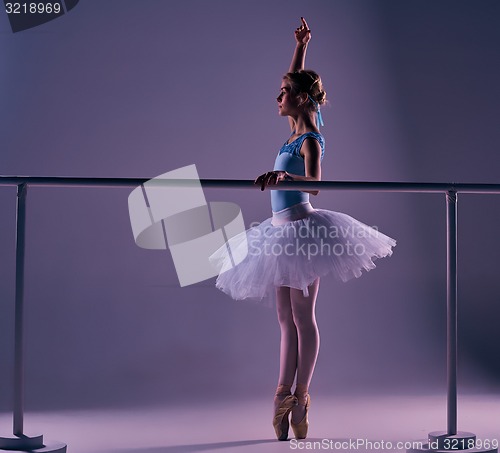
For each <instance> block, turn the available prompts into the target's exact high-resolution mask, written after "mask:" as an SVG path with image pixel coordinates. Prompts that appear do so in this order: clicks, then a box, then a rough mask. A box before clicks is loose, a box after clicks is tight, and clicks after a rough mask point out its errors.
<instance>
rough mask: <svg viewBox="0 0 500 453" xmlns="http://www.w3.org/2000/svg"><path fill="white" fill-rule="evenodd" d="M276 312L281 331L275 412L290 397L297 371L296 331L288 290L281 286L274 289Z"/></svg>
mask: <svg viewBox="0 0 500 453" xmlns="http://www.w3.org/2000/svg"><path fill="white" fill-rule="evenodd" d="M276 311H277V314H278V322H279V325H280V331H281V343H280V373H279V379H278V389H277V391H276V398H275V400H274V403H275V404H274V406H275V410H276V407H277V406H278V405H279V403H280V402H281V401H283V399H284V398H285V397H286V396H287V395H290V393H291V392H290V389H291V387H292V384H293V381H294V378H295V371H296V369H297V347H298V340H297V329H296V327H295V324H294V320H293V313H292V305H291V300H290V288H288V287H286V286H281V287H278V288H276Z"/></svg>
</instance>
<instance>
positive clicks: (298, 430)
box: [291, 394, 311, 439]
mask: <svg viewBox="0 0 500 453" xmlns="http://www.w3.org/2000/svg"><path fill="white" fill-rule="evenodd" d="M304 405H305V408H306V413H305V414H304V418H303V419H302V420H301V421H300V422H299V423H293V421H292V422H291V425H292V430H293V434H295V438H296V439H305V438H306V437H307V430H308V428H309V421H308V420H307V412H308V411H309V406H310V405H311V397H310V396H309V394H307V395H306V400H305V404H304ZM301 406H302V404H301Z"/></svg>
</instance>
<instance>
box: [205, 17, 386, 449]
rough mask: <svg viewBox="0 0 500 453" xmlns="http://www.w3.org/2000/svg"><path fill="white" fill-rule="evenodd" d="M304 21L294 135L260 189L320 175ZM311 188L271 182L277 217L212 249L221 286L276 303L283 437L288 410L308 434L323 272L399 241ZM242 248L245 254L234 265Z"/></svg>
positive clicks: (287, 95)
mask: <svg viewBox="0 0 500 453" xmlns="http://www.w3.org/2000/svg"><path fill="white" fill-rule="evenodd" d="M301 21H302V25H301V26H300V27H299V28H297V29H296V30H295V40H296V47H295V51H294V54H293V58H292V63H291V65H290V70H289V72H288V73H287V74H285V76H284V77H283V80H282V83H281V87H280V93H279V96H278V98H277V101H278V110H279V114H280V115H281V116H287V117H288V119H289V122H290V128H291V131H292V135H291V136H290V138H289V139H288V141H287V142H286V143H285V144H284V145H283V146H282V148H281V149H280V151H279V153H278V156H277V157H276V161H275V165H274V169H273V171H271V172H267V173H264V174H262V175H260V176H259V177H257V178H256V179H255V184H258V185H260V186H261V190H264V189H265V187H267V186H275V185H279V183H280V181H320V180H321V161H322V159H323V155H324V145H325V142H324V139H323V136H322V135H321V134H320V133H319V126H320V124H321V123H322V118H321V112H320V105H323V104H324V103H325V102H326V93H325V91H324V89H323V85H322V82H321V79H320V77H319V75H318V74H317V73H316V72H314V71H310V70H304V63H305V57H306V50H307V46H308V43H309V41H310V39H311V30H310V29H309V27H308V25H307V22H306V21H305V19H304V18H301ZM309 193H311V194H313V195H317V194H318V191H317V190H311V191H290V190H271V206H272V211H273V215H272V218H269V219H266V220H265V221H263V222H262V223H260V224H259V225H257V226H255V227H252V228H250V229H249V230H247V231H246V232H245V233H243V234H240V235H237V236H235V237H233V238H231V239H230V240H229V241H228V245H229V246H228V247H221V248H220V249H219V250H217V251H216V252H215V253H214V254H213V255H212V256H211V257H210V261H211V262H212V263H213V264H214V265H215V266H217V268H218V269H219V270H220V274H219V276H218V277H217V280H216V286H217V288H219V289H220V290H222V291H224V292H225V293H227V294H229V295H230V296H231V297H232V298H234V299H237V300H239V299H247V298H249V299H257V300H264V299H266V298H268V299H269V298H271V299H272V300H273V301H275V303H276V310H277V314H278V322H279V325H280V329H281V344H280V371H279V379H278V387H277V390H276V393H275V398H274V417H273V426H274V429H275V432H276V436H277V438H278V439H279V440H286V439H288V430H289V425H290V421H289V418H290V414H291V426H292V430H293V432H294V435H295V437H296V438H297V439H305V438H306V436H307V431H308V426H309V423H308V416H307V414H308V410H309V405H310V397H309V384H310V382H311V378H312V375H313V371H314V367H315V364H316V359H317V356H318V350H319V331H318V327H317V324H316V317H315V304H316V297H317V295H318V290H319V281H320V277H322V276H324V275H327V274H330V275H332V276H334V277H335V278H338V279H340V280H342V281H347V280H349V279H350V278H352V277H359V276H360V275H361V270H362V269H365V270H367V271H368V270H370V269H373V268H374V267H375V264H374V263H373V259H375V258H382V257H385V256H390V255H392V247H394V246H395V245H396V241H395V240H394V239H392V238H390V237H388V236H386V235H384V234H383V233H381V232H379V231H378V230H375V229H373V228H371V227H369V226H367V225H365V224H364V223H361V222H359V221H358V220H356V219H354V218H352V217H350V216H348V215H346V214H343V213H340V212H335V211H328V210H325V209H314V208H313V207H312V206H311V204H310V202H309ZM228 249H229V250H230V251H231V252H228ZM238 255H239V256H240V257H242V256H244V258H243V259H241V260H239V259H238V260H236V262H239V261H241V262H239V264H237V265H236V266H233V265H232V264H234V258H235V256H236V257H237V256H238ZM294 380H295V384H296V385H295V391H294V393H293V394H292V392H291V389H292V385H293V383H294Z"/></svg>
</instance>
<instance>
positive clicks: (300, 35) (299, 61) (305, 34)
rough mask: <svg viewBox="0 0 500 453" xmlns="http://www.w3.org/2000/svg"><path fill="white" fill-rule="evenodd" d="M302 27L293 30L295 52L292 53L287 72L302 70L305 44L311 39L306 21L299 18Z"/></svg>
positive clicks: (304, 59)
mask: <svg viewBox="0 0 500 453" xmlns="http://www.w3.org/2000/svg"><path fill="white" fill-rule="evenodd" d="M300 20H301V21H302V25H301V26H300V27H299V28H297V29H296V30H295V41H296V46H295V51H294V52H293V57H292V63H291V64H290V69H289V72H295V71H298V70H299V69H304V64H305V61H306V52H307V44H308V43H309V41H310V39H311V30H310V29H309V26H308V25H307V22H306V20H305V19H304V18H303V17H301V18H300Z"/></svg>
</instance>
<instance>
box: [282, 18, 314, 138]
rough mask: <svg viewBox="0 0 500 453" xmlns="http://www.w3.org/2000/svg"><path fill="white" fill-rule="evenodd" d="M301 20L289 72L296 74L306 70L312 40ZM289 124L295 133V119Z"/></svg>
mask: <svg viewBox="0 0 500 453" xmlns="http://www.w3.org/2000/svg"><path fill="white" fill-rule="evenodd" d="M300 20H301V21H302V25H301V26H300V27H298V28H297V29H296V30H295V41H296V45H295V50H294V52H293V57H292V62H291V63H290V68H289V69H288V72H295V71H298V70H299V69H304V64H305V61H306V52H307V44H308V43H309V41H310V39H311V30H310V29H309V25H307V22H306V20H305V19H304V18H303V17H301V18H300ZM288 122H289V123H290V130H291V131H292V132H293V131H295V121H294V120H293V118H291V117H288Z"/></svg>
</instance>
